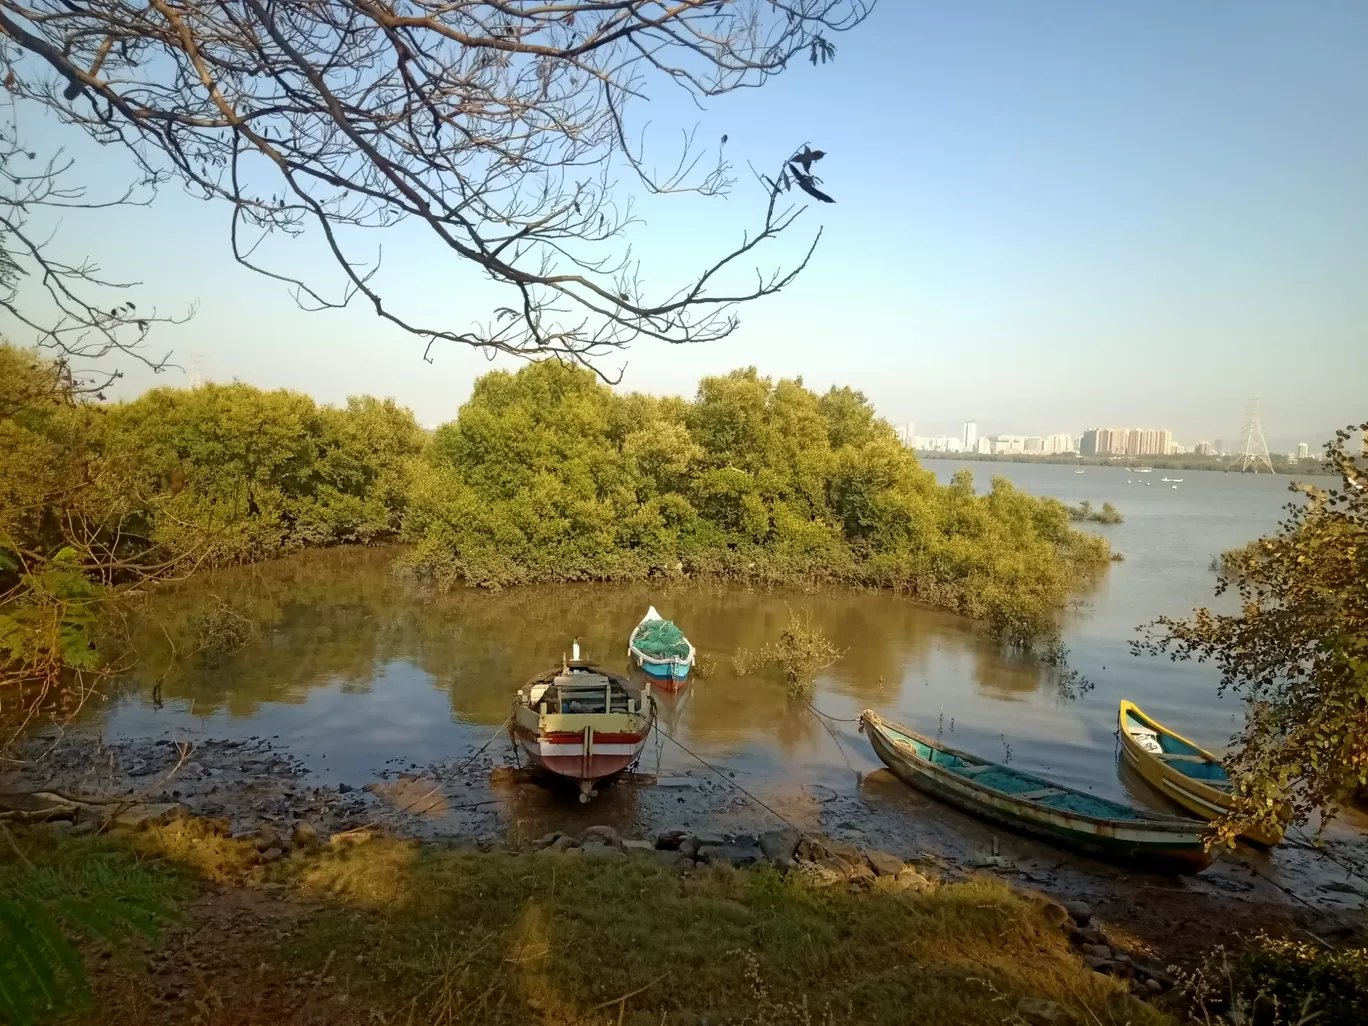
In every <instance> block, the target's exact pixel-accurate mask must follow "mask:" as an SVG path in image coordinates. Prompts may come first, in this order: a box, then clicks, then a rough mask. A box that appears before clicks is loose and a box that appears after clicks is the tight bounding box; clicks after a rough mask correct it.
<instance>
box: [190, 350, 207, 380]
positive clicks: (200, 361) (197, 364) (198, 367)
mask: <svg viewBox="0 0 1368 1026" xmlns="http://www.w3.org/2000/svg"><path fill="white" fill-rule="evenodd" d="M203 384H204V356H203V355H202V354H200V353H196V354H195V357H194V359H193V360H191V362H190V387H191V388H199V387H200V386H201V385H203Z"/></svg>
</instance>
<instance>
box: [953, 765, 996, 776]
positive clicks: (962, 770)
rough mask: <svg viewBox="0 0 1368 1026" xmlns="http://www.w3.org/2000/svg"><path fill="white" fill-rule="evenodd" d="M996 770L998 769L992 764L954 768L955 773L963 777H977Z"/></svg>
mask: <svg viewBox="0 0 1368 1026" xmlns="http://www.w3.org/2000/svg"><path fill="white" fill-rule="evenodd" d="M996 768H997V767H996V766H994V765H993V764H992V763H991V762H985V763H981V764H980V765H977V766H964V765H960V766H955V767H953V769H954V771H955V772H956V773H958V774H959V775H960V776H962V777H976V776H978V775H979V774H980V773H987V772H988V771H989V770H991V769H996Z"/></svg>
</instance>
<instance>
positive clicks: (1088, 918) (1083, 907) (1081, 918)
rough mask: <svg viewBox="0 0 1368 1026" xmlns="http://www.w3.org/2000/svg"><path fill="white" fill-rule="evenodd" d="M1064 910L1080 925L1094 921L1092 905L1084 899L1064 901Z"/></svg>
mask: <svg viewBox="0 0 1368 1026" xmlns="http://www.w3.org/2000/svg"><path fill="white" fill-rule="evenodd" d="M1064 910H1065V911H1066V912H1068V913H1069V915H1070V916H1072V917H1073V921H1074V922H1075V923H1077V924H1078V925H1079V926H1087V925H1088V924H1089V923H1090V922H1092V917H1093V910H1092V906H1091V905H1089V904H1087V903H1086V902H1082V901H1066V902H1064Z"/></svg>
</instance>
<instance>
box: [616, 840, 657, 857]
mask: <svg viewBox="0 0 1368 1026" xmlns="http://www.w3.org/2000/svg"><path fill="white" fill-rule="evenodd" d="M622 850H623V851H625V852H626V853H627V854H628V855H633V854H639V853H642V852H648V851H655V845H654V844H652V843H651V842H650V841H637V840H633V839H631V838H625V839H624V840H623V842H622Z"/></svg>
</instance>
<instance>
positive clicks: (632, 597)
mask: <svg viewBox="0 0 1368 1026" xmlns="http://www.w3.org/2000/svg"><path fill="white" fill-rule="evenodd" d="M926 465H927V466H928V467H929V468H930V469H932V470H934V471H935V472H936V473H937V474H938V475H939V477H940V478H941V479H942V480H948V479H949V476H950V475H951V474H952V473H953V472H954V471H955V469H957V467H959V466H961V464H958V463H955V462H953V461H939V460H938V461H927V463H926ZM967 465H968V466H970V468H971V469H973V471H974V473H975V477H976V480H977V482H978V484H979V485H980V486H981V487H983V488H986V487H988V483H989V476H990V475H991V474H993V473H1001V474H1004V475H1006V476H1007V477H1009V478H1010V479H1011V480H1013V481H1014V482H1015V483H1016V484H1017V485H1019V486H1020V487H1022V488H1023V489H1025V490H1027V491H1030V492H1033V493H1035V494H1041V495H1052V496H1055V497H1057V498H1060V499H1062V500H1064V501H1066V502H1069V503H1075V502H1077V501H1079V500H1081V499H1090V500H1092V501H1093V503H1094V505H1100V504H1101V503H1102V502H1104V501H1111V502H1112V503H1114V504H1115V505H1116V506H1117V507H1118V509H1120V510H1121V512H1122V513H1123V514H1124V515H1125V518H1126V521H1125V523H1124V524H1120V525H1116V526H1111V527H1102V526H1095V529H1096V530H1098V531H1099V532H1100V533H1103V534H1105V535H1106V536H1107V537H1108V538H1109V539H1110V540H1111V542H1112V545H1113V547H1114V548H1116V549H1119V550H1120V551H1121V552H1123V553H1124V554H1125V556H1126V560H1125V562H1123V563H1119V564H1115V565H1113V567H1112V568H1111V570H1110V571H1109V572H1108V574H1107V576H1106V578H1105V579H1104V580H1103V581H1102V582H1101V583H1100V585H1099V586H1098V587H1097V588H1096V589H1095V590H1094V591H1093V592H1092V593H1091V594H1089V595H1087V596H1084V597H1082V598H1080V600H1079V602H1078V603H1077V605H1076V607H1075V608H1074V609H1072V610H1071V611H1070V612H1069V613H1068V614H1067V617H1066V627H1065V638H1066V643H1067V645H1068V646H1069V648H1070V650H1071V656H1070V661H1071V663H1072V665H1073V667H1074V668H1075V669H1077V670H1079V671H1081V672H1082V673H1083V674H1085V675H1086V676H1087V677H1088V678H1089V679H1090V680H1091V681H1092V682H1093V683H1094V684H1095V685H1096V686H1095V689H1094V690H1092V691H1091V692H1090V693H1087V694H1085V695H1083V696H1082V697H1079V698H1077V699H1075V700H1068V699H1064V698H1061V697H1060V695H1059V692H1058V688H1057V677H1056V674H1055V671H1053V670H1052V669H1051V668H1049V667H1046V666H1043V665H1041V664H1039V663H1038V662H1036V661H1035V660H1033V659H1030V658H1022V657H1019V656H1013V655H1011V654H1007V653H1004V652H1003V651H1001V650H1000V649H999V648H998V647H997V646H996V645H995V644H993V643H992V642H991V641H990V640H989V639H988V638H986V637H985V636H984V635H983V634H982V632H981V631H980V630H979V629H978V628H977V627H976V626H975V625H974V624H973V623H971V622H969V621H966V620H963V619H961V618H959V617H956V616H952V615H949V614H945V613H941V612H937V611H935V610H928V609H925V608H922V607H920V606H918V605H916V604H914V603H912V602H910V601H907V600H905V599H901V598H898V597H895V596H892V595H888V594H882V593H869V592H838V593H830V592H824V593H820V594H803V593H801V592H796V591H795V592H775V591H764V590H746V589H740V588H727V589H718V588H715V587H705V586H678V587H671V588H664V589H662V588H659V587H656V588H651V587H607V586H597V585H584V586H577V587H560V588H535V589H523V590H514V591H508V592H502V593H494V594H491V593H477V592H466V591H461V592H456V593H452V594H447V595H440V594H435V593H433V592H432V591H430V590H428V589H426V588H425V587H423V586H421V585H418V584H416V583H414V582H411V581H407V580H405V579H403V578H400V577H396V576H395V575H393V574H392V573H391V572H390V570H389V563H390V560H391V559H392V558H393V553H392V552H385V551H378V550H368V551H363V550H350V551H349V550H338V551H332V552H326V553H310V554H305V555H304V556H302V557H300V558H297V559H292V560H286V561H282V562H280V563H276V564H271V565H269V566H258V567H252V568H246V569H244V570H241V571H235V572H233V573H227V574H222V575H218V576H215V577H214V578H212V579H210V580H206V581H204V582H202V583H197V584H196V585H195V586H194V587H187V588H185V589H183V590H182V591H181V592H179V593H175V594H174V595H173V596H170V597H168V598H166V599H164V600H161V607H160V608H161V610H162V612H163V614H164V615H166V616H168V617H171V618H173V619H174V618H184V617H189V616H191V615H193V614H194V611H195V609H196V608H198V607H200V606H202V605H204V604H205V603H207V602H209V601H210V600H211V596H218V597H221V598H224V599H231V600H232V601H233V602H234V603H235V604H237V605H239V606H240V607H245V608H247V609H249V610H250V613H251V615H252V618H253V619H254V620H255V621H256V622H257V623H258V624H259V625H260V635H259V637H258V638H257V639H256V640H255V641H254V642H252V643H251V644H250V645H249V646H248V647H247V648H245V649H244V650H242V651H241V652H239V653H237V654H236V655H234V656H232V657H230V658H228V659H227V660H225V661H223V662H221V663H219V664H211V663H206V662H204V661H203V660H200V659H188V660H187V659H183V658H182V659H174V658H172V654H171V652H170V650H169V649H168V647H167V645H166V641H165V638H164V636H163V635H162V634H161V632H160V631H159V630H157V631H149V632H148V633H147V635H146V636H145V637H144V638H143V642H142V644H143V648H144V658H143V661H142V664H141V666H140V669H139V671H138V674H137V676H136V678H134V679H132V680H130V681H129V682H128V685H129V686H127V687H126V688H125V689H124V690H123V691H122V692H121V693H120V694H118V695H117V696H116V697H114V698H111V699H110V700H109V701H107V702H106V703H104V705H103V706H102V707H101V708H99V709H98V710H95V711H94V722H95V723H98V724H99V725H100V726H101V727H102V728H103V729H104V730H105V731H106V732H107V733H108V734H112V735H115V736H137V737H146V736H160V735H163V734H165V733H168V732H170V733H174V734H176V735H179V736H212V737H247V736H253V735H260V736H265V737H278V738H279V742H278V743H280V744H283V745H287V746H288V747H290V748H291V749H292V750H293V751H295V752H296V753H297V754H298V755H300V756H301V757H303V758H304V759H305V760H306V761H307V762H308V763H309V764H310V765H311V766H312V767H313V768H314V769H315V770H316V771H317V772H318V773H319V774H320V775H321V776H322V777H323V778H324V779H327V780H332V781H346V782H349V783H353V784H361V783H364V782H366V781H369V780H371V779H374V777H375V775H376V774H377V773H379V772H382V771H383V770H385V769H386V767H387V765H391V764H393V763H394V762H396V761H405V762H407V761H413V762H417V763H419V764H425V763H428V762H431V761H439V760H449V759H453V758H459V757H460V756H462V755H463V754H464V753H466V752H468V751H471V750H472V749H473V748H474V746H476V745H478V744H480V743H482V742H484V741H485V740H486V739H487V738H489V737H490V736H491V733H492V732H493V731H494V729H495V728H496V727H498V726H499V724H501V723H502V721H503V719H504V717H505V716H506V714H507V712H508V709H509V704H510V701H511V699H512V695H513V692H514V691H515V690H516V688H517V686H518V685H519V684H520V683H521V682H522V681H524V680H526V679H527V678H529V677H531V676H532V675H533V674H534V673H536V672H538V671H540V670H542V669H544V668H545V667H546V666H547V665H550V664H552V663H555V662H559V660H560V657H561V654H562V653H563V652H564V651H565V650H566V649H567V648H568V646H569V643H570V641H571V640H572V639H573V638H575V637H578V638H579V639H580V641H581V645H582V646H583V648H584V651H585V653H586V655H587V656H588V657H590V658H593V659H596V660H598V661H601V662H603V663H605V664H607V665H609V666H613V667H616V666H625V652H624V650H625V646H626V639H627V635H628V632H629V631H630V629H631V628H632V626H633V625H634V624H635V623H636V621H637V620H638V619H639V618H640V616H641V614H642V613H643V612H644V610H645V608H646V606H647V604H648V603H652V602H653V603H654V604H655V605H656V606H657V607H658V608H659V609H660V610H661V612H662V613H663V614H664V615H666V616H669V617H672V618H674V619H675V620H677V621H678V622H679V623H680V624H681V626H683V628H684V629H685V630H686V632H687V633H688V635H689V636H690V638H692V639H693V641H694V642H695V644H696V645H697V646H698V648H699V650H700V652H701V653H702V654H703V656H704V658H705V660H707V661H709V662H711V664H712V672H711V673H709V674H708V675H707V676H706V677H703V678H700V679H697V680H695V681H694V682H693V683H692V684H691V685H690V687H689V688H688V689H687V690H686V691H685V692H683V693H682V694H680V695H679V696H677V697H674V698H671V697H670V696H664V698H663V699H662V705H663V709H662V719H663V722H664V724H665V726H666V727H667V729H668V730H669V731H670V732H671V733H673V734H674V735H675V736H676V737H677V738H678V739H679V740H680V741H681V742H683V744H685V745H686V746H688V747H689V748H690V749H692V750H693V751H694V752H696V753H698V754H699V755H702V756H703V757H704V758H706V759H708V760H709V761H710V762H714V763H720V764H722V765H724V766H725V767H726V768H727V769H729V770H731V771H733V772H735V773H736V775H737V779H738V780H740V781H747V782H748V783H749V785H750V786H753V787H756V788H758V789H759V790H761V791H764V790H766V789H767V788H771V789H772V788H775V787H779V786H782V785H784V784H794V783H803V784H815V785H823V786H825V787H829V788H833V789H835V790H837V791H838V792H845V793H853V792H854V791H855V790H856V788H857V786H858V785H857V782H856V781H857V778H856V772H855V771H868V770H872V769H875V768H876V767H877V766H878V763H877V762H876V761H875V759H874V757H873V755H872V753H871V752H870V750H869V748H868V745H867V744H866V743H865V742H864V740H863V739H862V738H860V737H859V736H858V734H857V733H856V731H855V724H854V723H853V722H842V721H849V720H853V718H854V717H856V716H857V715H858V714H859V711H860V710H861V709H862V708H864V707H872V708H874V709H876V710H877V711H879V712H880V713H882V714H884V715H886V716H890V717H893V718H896V719H900V720H902V721H904V722H906V723H908V724H909V725H911V726H914V727H916V728H918V729H920V730H922V731H924V732H926V733H929V734H933V735H934V734H938V733H939V734H941V735H942V736H943V737H944V738H945V739H946V740H947V742H950V743H952V744H954V745H956V746H958V747H962V748H967V749H970V750H974V751H978V752H981V753H983V754H984V755H987V756H990V757H995V758H1009V759H1010V761H1011V762H1012V763H1013V764H1014V765H1019V766H1023V767H1026V768H1030V769H1036V770H1041V771H1045V772H1047V773H1049V774H1051V775H1052V776H1054V777H1056V778H1057V779H1059V780H1061V781H1062V782H1064V783H1067V784H1070V785H1073V786H1078V787H1084V788H1091V789H1093V790H1094V791H1096V792H1097V793H1099V794H1105V795H1108V796H1111V797H1125V796H1127V793H1128V792H1127V790H1126V787H1125V785H1123V784H1122V782H1121V781H1120V780H1119V779H1118V777H1117V774H1116V770H1115V765H1114V761H1113V760H1114V751H1115V748H1114V746H1115V741H1114V738H1113V735H1112V731H1113V730H1114V727H1115V718H1116V706H1117V702H1118V701H1119V700H1120V699H1121V698H1122V697H1129V698H1131V699H1134V700H1136V701H1137V702H1139V703H1140V704H1141V705H1142V706H1143V707H1144V708H1145V709H1146V710H1147V711H1149V712H1151V713H1153V714H1155V715H1157V716H1158V717H1159V718H1160V719H1162V720H1165V721H1168V722H1169V723H1171V724H1172V725H1174V726H1177V727H1180V728H1181V729H1182V730H1184V731H1185V732H1186V733H1188V734H1189V735H1191V736H1193V737H1194V738H1195V739H1197V740H1200V741H1203V742H1206V743H1208V744H1210V745H1211V746H1213V747H1217V748H1219V747H1220V746H1222V745H1224V744H1225V743H1226V741H1227V740H1228V738H1229V736H1230V734H1231V732H1232V730H1233V729H1234V726H1235V723H1236V719H1237V717H1238V715H1239V709H1238V706H1237V703H1235V702H1233V701H1230V700H1218V699H1217V696H1216V689H1215V684H1216V677H1215V674H1214V672H1213V671H1212V670H1211V669H1210V668H1207V667H1201V666H1197V665H1191V664H1175V663H1171V662H1169V661H1167V660H1159V659H1137V658H1135V657H1133V656H1131V655H1130V654H1129V651H1128V648H1127V642H1128V641H1129V640H1130V639H1131V638H1133V637H1135V628H1136V626H1137V625H1139V624H1142V623H1144V622H1146V621H1148V620H1151V619H1153V618H1154V617H1156V616H1158V615H1161V614H1165V613H1167V614H1174V615H1181V614H1183V613H1185V612H1187V611H1188V610H1190V609H1191V608H1193V607H1194V606H1196V605H1200V604H1203V603H1205V602H1208V601H1210V599H1211V588H1212V583H1213V581H1214V574H1213V573H1212V572H1211V570H1210V569H1209V563H1210V561H1211V558H1212V556H1213V555H1215V554H1217V553H1219V552H1221V551H1222V550H1224V549H1228V548H1231V547H1233V546H1236V545H1240V544H1242V543H1244V542H1247V541H1250V540H1251V539H1253V538H1255V537H1257V536H1259V535H1260V534H1262V533H1266V532H1268V531H1270V530H1271V529H1273V528H1274V526H1275V525H1276V523H1277V521H1278V520H1279V519H1280V515H1281V508H1282V507H1283V506H1284V504H1285V503H1287V502H1288V501H1289V499H1290V496H1289V494H1288V492H1287V490H1286V489H1287V484H1288V479H1287V478H1285V477H1277V478H1270V477H1267V476H1258V477H1255V476H1237V475H1223V474H1217V473H1210V472H1186V473H1185V472H1181V471H1170V472H1165V471H1156V472H1154V473H1151V474H1146V475H1136V474H1128V473H1127V472H1126V471H1125V470H1124V468H1092V467H1090V468H1088V469H1087V471H1086V473H1084V474H1075V473H1074V472H1073V470H1072V469H1071V468H1069V467H1065V466H1031V465H1021V464H985V463H976V464H975V463H971V464H967ZM1166 475H1167V476H1170V477H1182V478H1183V479H1184V480H1183V482H1182V483H1181V484H1180V485H1179V487H1178V488H1177V489H1173V488H1171V487H1170V485H1169V484H1166V483H1163V482H1162V481H1161V480H1160V479H1161V478H1162V477H1164V476H1166ZM790 610H793V611H796V612H799V613H802V614H808V615H811V617H812V619H813V621H814V622H815V623H816V624H818V625H819V626H820V627H821V628H822V629H823V630H824V631H825V632H826V633H827V634H828V636H829V637H831V638H832V639H833V641H834V642H835V643H836V644H837V645H839V646H841V647H842V648H844V649H846V650H847V651H846V655H845V657H844V658H843V659H842V660H841V661H840V662H839V663H837V664H836V665H835V666H834V667H833V668H832V669H831V670H830V671H828V672H827V673H826V674H825V675H824V676H823V677H822V678H821V679H820V680H819V681H818V685H817V689H816V693H815V695H814V696H813V699H812V701H813V704H814V705H815V706H816V708H818V709H820V710H821V711H822V712H823V713H825V714H827V715H828V716H830V717H833V718H834V719H833V720H832V721H830V722H828V723H827V724H826V725H824V724H823V723H822V722H820V721H819V720H818V719H817V718H816V717H815V716H814V715H813V714H812V713H811V712H810V711H809V709H808V708H807V707H806V706H805V705H803V704H802V703H799V702H794V701H791V700H790V699H789V698H788V697H787V696H786V694H785V690H784V687H783V685H782V684H781V683H780V682H778V681H774V680H769V679H766V678H764V677H745V678H737V677H736V676H735V675H734V674H733V672H732V668H731V657H732V654H733V653H734V652H736V651H737V650H738V649H739V648H748V649H756V648H759V647H760V646H761V645H763V644H764V643H765V642H766V641H767V640H770V639H772V638H773V637H774V636H775V635H776V634H777V632H778V630H779V628H780V627H781V625H782V624H783V623H785V622H786V621H787V619H788V616H789V611H790ZM173 633H174V632H173ZM159 679H160V680H161V687H160V691H159V693H157V694H156V695H154V693H153V689H152V685H153V684H155V683H156V682H157V681H158V680H159ZM504 746H506V742H504V741H503V740H502V739H499V740H497V741H495V743H494V749H492V750H499V749H500V748H502V747H504ZM657 758H659V766H660V769H661V771H662V772H665V773H670V772H679V771H683V770H685V769H689V768H694V769H697V763H696V762H694V761H693V760H692V759H691V758H690V757H689V756H687V755H685V754H684V753H683V752H682V751H681V750H680V749H679V748H677V747H675V746H673V745H670V744H668V743H665V744H662V746H661V747H660V749H659V752H658V754H657V752H656V750H654V749H653V750H651V752H650V756H649V762H650V765H648V766H646V767H644V768H646V769H648V770H655V768H656V761H657ZM1132 797H1135V798H1137V799H1138V800H1147V799H1148V796H1147V795H1136V796H1132Z"/></svg>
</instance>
